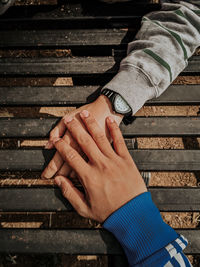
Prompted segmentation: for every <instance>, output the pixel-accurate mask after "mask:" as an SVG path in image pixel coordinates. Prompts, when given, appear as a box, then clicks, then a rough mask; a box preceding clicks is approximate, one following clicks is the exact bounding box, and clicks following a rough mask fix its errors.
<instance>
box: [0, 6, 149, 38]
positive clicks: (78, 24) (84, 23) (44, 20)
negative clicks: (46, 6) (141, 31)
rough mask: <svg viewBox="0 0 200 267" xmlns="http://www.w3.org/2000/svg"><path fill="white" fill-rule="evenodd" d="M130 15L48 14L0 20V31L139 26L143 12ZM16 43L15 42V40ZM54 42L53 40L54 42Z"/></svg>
mask: <svg viewBox="0 0 200 267" xmlns="http://www.w3.org/2000/svg"><path fill="white" fill-rule="evenodd" d="M133 12H134V13H132V14H131V15H130V16H129V15H128V16H122V15H117V16H106V15H105V14H104V15H102V16H101V15H97V16H92V15H90V14H81V15H79V16H77V14H76V16H75V17H73V16H71V17H70V16H69V15H70V14H69V15H67V14H66V15H65V14H64V15H63V14H62V16H59V17H50V16H49V15H48V14H46V13H45V14H43V15H42V16H37V17H20V18H16V17H15V18H10V19H5V18H4V19H2V18H1V20H0V29H1V30H2V31H7V30H9V31H12V30H14V29H17V30H29V29H30V30H34V29H35V30H38V29H40V30H42V29H49V28H51V29H52V30H53V29H60V30H61V29H76V28H78V29H84V28H86V29H97V28H127V27H133V26H134V27H135V26H139V23H140V21H141V19H142V15H143V14H145V13H144V12H145V11H143V12H142V13H141V12H140V13H139V12H138V13H137V12H135V10H133ZM16 41H17V40H16ZM54 41H55V40H54Z"/></svg>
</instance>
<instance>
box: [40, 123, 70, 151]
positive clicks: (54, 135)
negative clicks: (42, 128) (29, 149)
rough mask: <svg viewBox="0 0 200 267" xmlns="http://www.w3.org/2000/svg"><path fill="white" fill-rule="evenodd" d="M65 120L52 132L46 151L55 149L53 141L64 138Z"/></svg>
mask: <svg viewBox="0 0 200 267" xmlns="http://www.w3.org/2000/svg"><path fill="white" fill-rule="evenodd" d="M63 119H64V118H62V119H61V120H60V121H59V123H58V124H57V125H56V127H55V128H54V129H53V130H52V131H51V132H50V135H49V140H48V142H47V144H46V146H45V148H46V149H52V148H53V147H54V144H53V139H54V138H59V137H61V136H63V134H64V133H65V131H66V125H65V123H64V120H63Z"/></svg>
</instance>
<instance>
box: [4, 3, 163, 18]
mask: <svg viewBox="0 0 200 267" xmlns="http://www.w3.org/2000/svg"><path fill="white" fill-rule="evenodd" d="M158 9H160V6H159V5H158V4H156V3H155V1H153V0H152V1H150V0H149V1H146V0H145V1H139V0H138V1H134V2H132V1H128V2H122V3H115V4H112V5H110V4H106V3H102V2H100V1H98V2H96V1H84V2H82V1H75V2H74V1H68V2H67V3H66V4H65V10H64V11H65V12H63V11H61V10H60V5H58V6H57V8H52V6H51V5H44V6H42V5H39V6H30V5H28V6H13V7H11V8H10V9H9V10H8V11H7V12H6V14H5V15H4V16H3V18H13V17H14V18H28V17H36V18H43V17H44V18H55V17H58V15H59V17H61V18H62V17H69V18H72V17H80V16H84V17H85V16H95V17H96V16H128V15H129V16H133V15H138V14H140V15H142V14H146V13H148V12H150V11H152V10H158Z"/></svg>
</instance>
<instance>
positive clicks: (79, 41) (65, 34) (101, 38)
mask: <svg viewBox="0 0 200 267" xmlns="http://www.w3.org/2000/svg"><path fill="white" fill-rule="evenodd" d="M127 31H128V30H126V29H124V30H121V29H88V30H76V29H73V30H43V31H42V30H29V31H1V32H0V36H1V38H0V48H3V47H6V48H11V47H34V46H36V47H43V46H45V47H60V46H61V47H65V48H71V47H76V46H81V48H83V47H84V46H99V45H103V46H118V45H120V44H127V42H128V40H127V38H125V39H124V37H125V36H126V34H127ZM135 33H136V30H135V31H134V32H133V36H132V39H133V38H134V34H135ZM16 37H17V38H16ZM129 41H131V40H129Z"/></svg>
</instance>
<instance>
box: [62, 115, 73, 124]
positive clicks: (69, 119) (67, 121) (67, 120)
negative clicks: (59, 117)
mask: <svg viewBox="0 0 200 267" xmlns="http://www.w3.org/2000/svg"><path fill="white" fill-rule="evenodd" d="M70 121H72V117H71V116H67V117H66V118H65V120H64V122H65V123H69V122H70Z"/></svg>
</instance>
